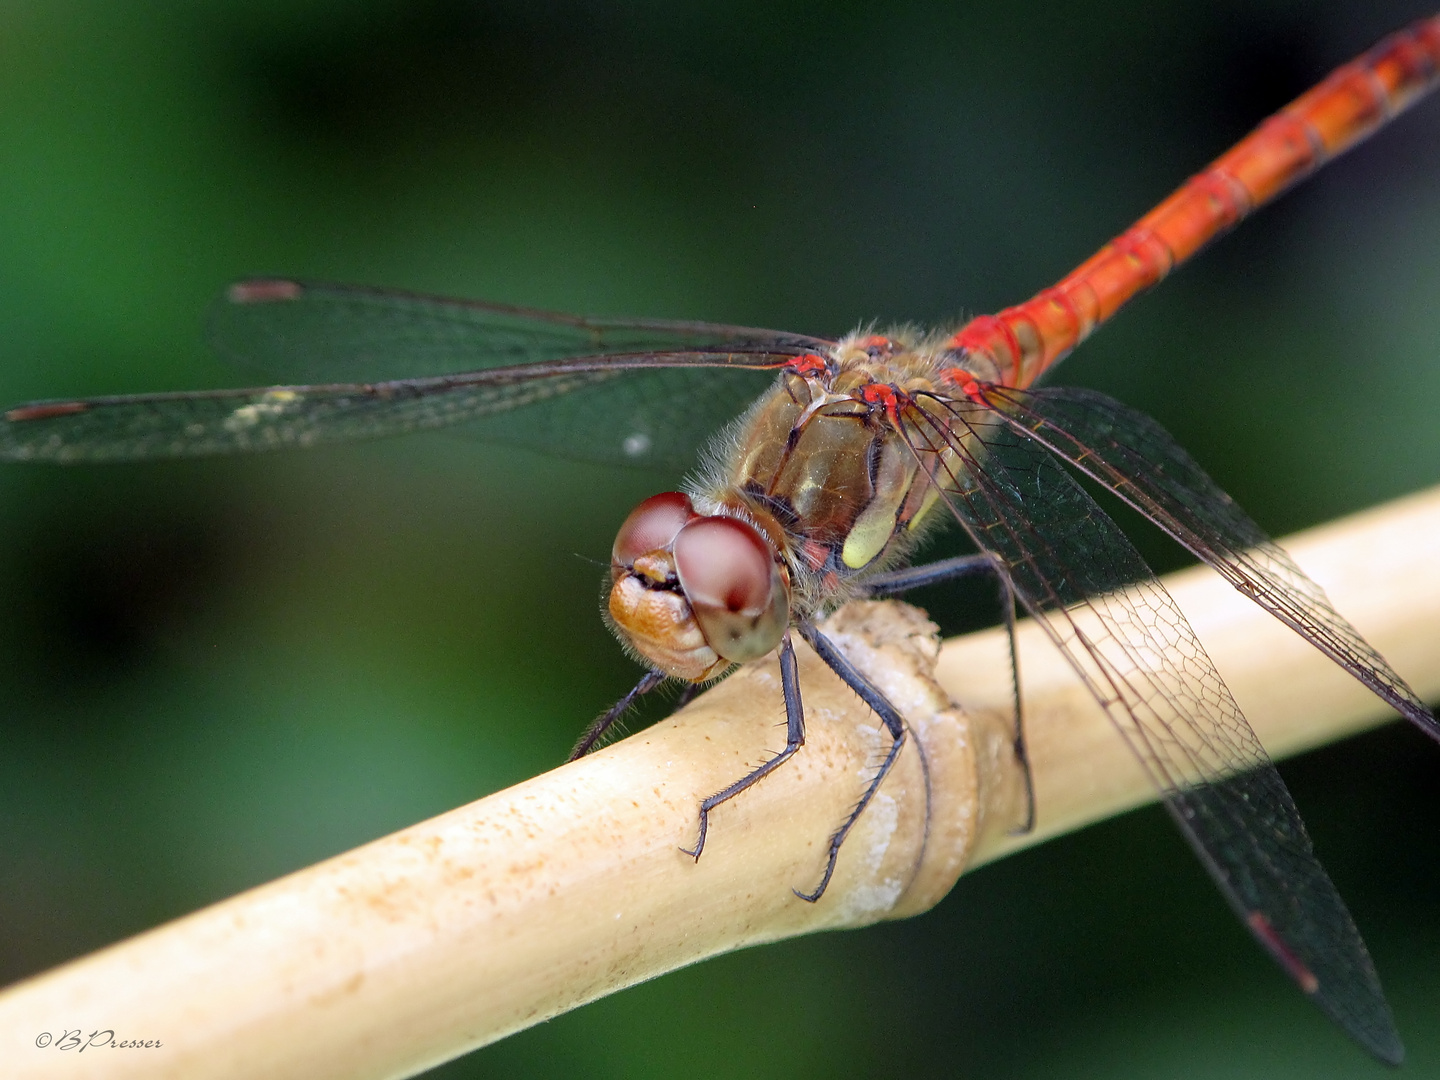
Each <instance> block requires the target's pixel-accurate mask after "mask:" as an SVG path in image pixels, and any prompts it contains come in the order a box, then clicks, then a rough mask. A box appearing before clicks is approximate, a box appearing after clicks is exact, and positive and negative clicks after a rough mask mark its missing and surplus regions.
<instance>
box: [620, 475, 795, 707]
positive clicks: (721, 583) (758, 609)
mask: <svg viewBox="0 0 1440 1080" xmlns="http://www.w3.org/2000/svg"><path fill="white" fill-rule="evenodd" d="M610 582H611V584H610V598H609V611H610V621H611V625H612V626H613V628H614V630H615V632H616V634H617V635H619V637H620V639H621V640H622V641H624V642H625V643H626V644H628V645H629V646H630V647H631V648H633V649H634V650H635V651H636V652H637V653H639V654H640V655H641V656H642V657H643V658H644V659H645V660H647V661H649V662H650V663H651V664H654V665H655V667H656V668H657V669H659V670H660V671H663V672H665V674H667V675H672V676H674V677H676V678H681V679H689V680H690V681H692V682H700V681H702V680H704V679H708V678H711V677H712V676H714V675H718V674H719V673H720V672H721V671H723V670H724V669H725V668H727V667H729V666H730V665H731V664H735V663H744V662H745V661H747V660H758V659H759V658H760V657H762V656H764V655H765V654H766V653H768V652H770V650H772V649H774V648H775V646H777V645H779V644H780V639H781V638H782V637H783V636H784V634H785V628H786V627H787V626H789V624H790V586H789V582H788V579H787V577H786V575H785V572H784V569H783V566H782V564H781V562H780V560H779V558H778V556H777V555H776V553H775V550H774V548H773V547H772V546H771V544H770V543H769V541H767V540H766V539H765V537H764V536H763V535H762V534H761V533H760V531H759V530H758V529H756V528H755V526H753V525H751V524H750V523H749V522H747V521H744V520H742V519H741V518H738V517H730V516H728V515H724V514H717V515H713V516H712V515H704V514H701V513H699V512H697V511H696V509H695V506H694V504H692V503H691V501H690V498H689V496H687V495H683V494H681V493H680V492H677V491H667V492H665V493H663V494H661V495H654V496H652V497H650V498H648V499H646V500H645V501H644V502H642V503H641V504H640V505H639V506H637V507H636V508H635V509H634V510H633V511H631V513H630V516H629V517H627V518H626V519H625V523H624V524H623V525H621V526H620V532H619V534H618V535H617V536H616V537H615V547H614V549H613V551H612V552H611V557H610Z"/></svg>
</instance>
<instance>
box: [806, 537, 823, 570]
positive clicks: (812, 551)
mask: <svg viewBox="0 0 1440 1080" xmlns="http://www.w3.org/2000/svg"><path fill="white" fill-rule="evenodd" d="M800 556H801V558H803V559H804V560H805V561H806V562H807V563H809V564H810V567H811V569H814V570H819V569H820V567H822V566H824V565H825V560H826V559H828V558H830V549H829V548H828V547H826V546H825V545H824V544H822V543H820V541H818V540H806V541H804V542H803V543H802V544H801V545H800Z"/></svg>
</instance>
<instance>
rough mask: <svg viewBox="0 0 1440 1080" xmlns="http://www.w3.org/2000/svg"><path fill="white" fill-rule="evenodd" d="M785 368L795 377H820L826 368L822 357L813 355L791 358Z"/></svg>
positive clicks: (807, 354)
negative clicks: (793, 373)
mask: <svg viewBox="0 0 1440 1080" xmlns="http://www.w3.org/2000/svg"><path fill="white" fill-rule="evenodd" d="M785 366H786V368H788V369H789V370H790V371H793V372H795V374H796V375H820V374H822V373H823V372H824V371H825V368H826V364H825V359H824V357H821V356H817V355H816V354H815V353H806V354H805V355H804V356H795V357H792V358H791V359H790V360H789V361H788V362H787V363H786V365H785Z"/></svg>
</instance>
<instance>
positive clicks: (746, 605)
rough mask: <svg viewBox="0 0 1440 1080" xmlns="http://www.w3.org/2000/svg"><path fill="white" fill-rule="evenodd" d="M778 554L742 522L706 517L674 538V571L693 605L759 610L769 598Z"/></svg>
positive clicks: (698, 606)
mask: <svg viewBox="0 0 1440 1080" xmlns="http://www.w3.org/2000/svg"><path fill="white" fill-rule="evenodd" d="M773 565H774V559H772V558H771V555H770V549H769V547H768V546H767V545H766V543H765V541H764V540H762V539H761V538H760V534H759V533H757V532H756V531H755V530H754V529H753V528H751V527H750V526H749V525H747V524H746V523H745V522H743V521H737V520H736V519H735V518H730V517H706V518H700V519H698V520H697V521H693V522H691V523H690V524H689V525H686V526H685V528H683V529H681V530H680V534H679V535H678V536H676V537H675V571H676V573H677V574H679V576H680V585H681V587H682V588H683V589H684V590H685V596H686V597H687V598H688V599H689V601H690V604H691V606H692V607H694V608H696V609H697V610H699V609H702V608H708V609H711V610H714V611H728V612H731V613H732V614H741V613H745V614H750V615H755V614H758V613H759V612H761V611H764V610H765V607H766V606H767V605H768V604H769V603H770V593H771V568H772V567H773Z"/></svg>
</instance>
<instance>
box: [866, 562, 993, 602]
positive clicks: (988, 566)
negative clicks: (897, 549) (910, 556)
mask: <svg viewBox="0 0 1440 1080" xmlns="http://www.w3.org/2000/svg"><path fill="white" fill-rule="evenodd" d="M994 572H995V564H994V562H992V561H991V559H990V556H988V555H956V556H955V557H954V558H951V559H940V560H938V561H936V562H932V563H925V564H924V565H922V566H903V567H901V568H900V569H899V570H887V571H886V572H885V573H883V574H876V575H875V576H874V577H872V578H868V579H866V580H865V582H864V586H863V589H862V592H863V595H865V596H869V597H874V596H895V595H897V594H899V593H903V592H908V591H909V590H911V589H918V588H920V586H922V585H934V584H935V583H936V582H939V581H951V580H953V579H954V578H960V577H968V576H969V575H971V574H984V573H992V574H993V573H994Z"/></svg>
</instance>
